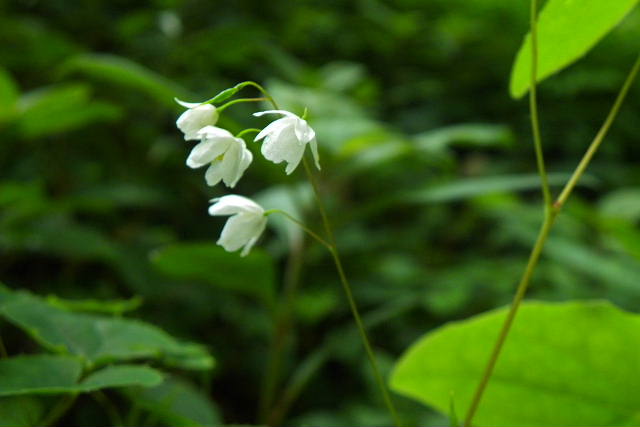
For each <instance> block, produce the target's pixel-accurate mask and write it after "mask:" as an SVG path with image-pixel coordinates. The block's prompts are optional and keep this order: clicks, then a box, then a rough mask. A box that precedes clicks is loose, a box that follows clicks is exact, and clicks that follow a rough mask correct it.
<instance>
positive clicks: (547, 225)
mask: <svg viewBox="0 0 640 427" xmlns="http://www.w3.org/2000/svg"><path fill="white" fill-rule="evenodd" d="M557 214H558V213H557V212H555V211H550V210H547V211H546V213H545V218H544V222H543V223H542V227H541V228H540V232H539V233H538V238H537V239H536V243H535V245H534V246H533V249H532V251H531V255H530V256H529V261H528V262H527V267H526V268H525V270H524V274H523V275H522V278H521V279H520V283H519V284H518V289H517V291H516V294H515V296H514V297H513V301H512V303H511V307H510V308H509V313H508V314H507V318H506V319H505V320H504V323H503V324H502V329H501V330H500V333H499V335H498V339H497V340H496V343H495V345H494V347H493V351H492V352H491V356H490V357H489V362H488V363H487V365H486V366H485V370H484V374H483V376H482V379H481V380H480V384H479V385H478V387H477V388H476V391H475V393H474V395H473V398H472V400H471V406H469V410H468V412H467V416H466V418H465V420H464V426H465V427H469V426H471V422H472V421H473V416H474V415H475V413H476V410H477V409H478V405H479V404H480V401H481V399H482V395H483V394H484V391H485V389H486V387H487V384H488V383H489V380H490V379H491V374H492V373H493V369H494V367H495V365H496V362H497V361H498V357H499V356H500V351H501V350H502V346H503V345H504V342H505V340H506V338H507V335H508V334H509V331H510V330H511V325H512V324H513V320H514V319H515V316H516V313H517V312H518V308H520V303H521V302H522V299H523V298H524V296H525V294H526V292H527V288H528V287H529V283H530V282H531V277H532V276H533V272H534V270H535V268H536V266H537V265H538V261H539V260H540V254H541V253H542V249H543V248H544V244H545V242H546V241H547V238H548V237H549V232H550V231H551V227H552V226H553V223H554V222H555V219H556V217H557Z"/></svg>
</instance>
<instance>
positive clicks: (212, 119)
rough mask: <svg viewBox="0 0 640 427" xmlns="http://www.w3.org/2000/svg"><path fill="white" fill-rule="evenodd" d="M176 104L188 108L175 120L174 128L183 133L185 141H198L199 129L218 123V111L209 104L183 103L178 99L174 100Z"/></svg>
mask: <svg viewBox="0 0 640 427" xmlns="http://www.w3.org/2000/svg"><path fill="white" fill-rule="evenodd" d="M176 102H177V103H178V104H180V105H182V106H183V107H186V108H188V110H187V111H185V112H184V113H182V114H181V115H180V117H178V120H176V126H178V129H180V130H181V131H182V132H183V133H184V139H185V140H190V139H199V137H198V132H199V131H200V129H202V128H203V127H205V126H213V125H215V124H216V122H217V121H218V110H216V107H214V106H213V105H211V104H199V103H193V102H184V101H180V100H179V99H176Z"/></svg>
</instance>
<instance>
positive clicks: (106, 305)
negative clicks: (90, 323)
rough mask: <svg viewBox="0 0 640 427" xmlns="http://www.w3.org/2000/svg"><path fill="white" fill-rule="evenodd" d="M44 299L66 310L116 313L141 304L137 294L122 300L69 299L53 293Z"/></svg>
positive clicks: (131, 309)
mask: <svg viewBox="0 0 640 427" xmlns="http://www.w3.org/2000/svg"><path fill="white" fill-rule="evenodd" d="M46 301H47V302H48V303H49V304H51V305H53V306H55V307H58V308H60V309H62V310H67V311H86V312H93V313H109V314H117V315H120V314H122V313H126V312H128V311H134V310H137V309H138V308H139V307H140V306H141V305H142V298H141V297H138V296H136V297H133V298H130V299H122V300H97V299H83V300H71V299H65V298H60V297H57V296H55V295H49V296H47V298H46Z"/></svg>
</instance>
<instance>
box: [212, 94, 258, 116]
mask: <svg viewBox="0 0 640 427" xmlns="http://www.w3.org/2000/svg"><path fill="white" fill-rule="evenodd" d="M260 101H267V98H238V99H234V100H233V101H229V102H227V103H226V104H222V105H221V106H219V107H218V108H216V110H217V111H218V113H222V112H223V111H224V110H226V109H227V108H229V107H231V106H232V105H235V104H240V103H243V102H260Z"/></svg>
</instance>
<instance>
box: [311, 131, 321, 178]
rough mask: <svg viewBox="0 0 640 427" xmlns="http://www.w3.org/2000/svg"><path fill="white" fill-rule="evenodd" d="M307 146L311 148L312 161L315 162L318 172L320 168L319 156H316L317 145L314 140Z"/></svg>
mask: <svg viewBox="0 0 640 427" xmlns="http://www.w3.org/2000/svg"><path fill="white" fill-rule="evenodd" d="M309 146H310V147H311V154H312V155H313V161H314V162H315V164H316V167H317V168H318V170H320V169H321V168H320V156H319V155H318V143H317V142H316V139H315V138H313V139H312V140H311V141H309Z"/></svg>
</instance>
